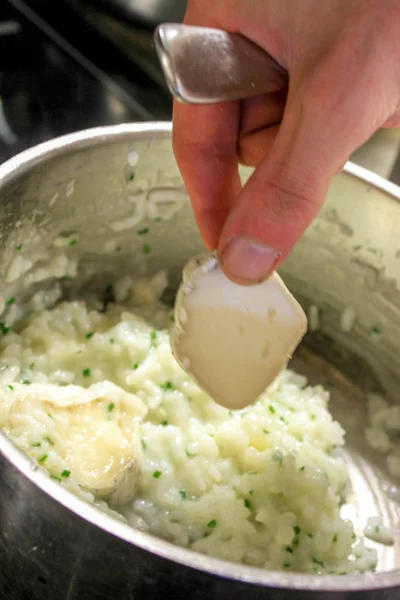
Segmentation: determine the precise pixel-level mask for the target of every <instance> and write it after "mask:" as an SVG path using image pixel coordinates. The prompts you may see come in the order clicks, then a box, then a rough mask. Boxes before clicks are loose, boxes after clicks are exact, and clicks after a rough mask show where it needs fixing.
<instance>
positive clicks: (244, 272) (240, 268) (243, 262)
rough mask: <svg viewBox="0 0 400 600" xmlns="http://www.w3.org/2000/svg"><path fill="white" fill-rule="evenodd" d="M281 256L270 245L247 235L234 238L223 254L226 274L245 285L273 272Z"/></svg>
mask: <svg viewBox="0 0 400 600" xmlns="http://www.w3.org/2000/svg"><path fill="white" fill-rule="evenodd" d="M279 257H280V252H277V251H276V250H274V249H273V248H271V247H270V246H267V245H266V244H262V243H261V242H257V241H256V240H252V239H250V238H247V237H237V238H233V239H232V240H231V241H230V242H229V243H228V244H227V246H225V248H224V250H223V251H222V255H221V266H222V269H223V270H224V272H225V273H226V275H227V276H228V277H229V278H230V279H233V280H234V281H236V282H237V283H241V284H243V285H246V284H247V285H251V284H254V283H259V282H260V281H263V280H264V279H266V278H267V277H268V275H270V274H271V273H272V271H273V270H274V267H275V265H276V263H277V261H278V258H279Z"/></svg>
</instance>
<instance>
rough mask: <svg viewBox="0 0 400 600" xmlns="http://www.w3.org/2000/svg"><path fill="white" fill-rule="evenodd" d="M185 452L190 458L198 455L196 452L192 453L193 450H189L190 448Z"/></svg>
mask: <svg viewBox="0 0 400 600" xmlns="http://www.w3.org/2000/svg"><path fill="white" fill-rule="evenodd" d="M185 454H186V456H187V457H188V458H193V457H194V456H196V455H195V454H192V453H191V452H189V450H185Z"/></svg>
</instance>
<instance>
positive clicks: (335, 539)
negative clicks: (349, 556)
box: [332, 533, 338, 544]
mask: <svg viewBox="0 0 400 600" xmlns="http://www.w3.org/2000/svg"><path fill="white" fill-rule="evenodd" d="M337 539H338V538H337V533H335V535H334V536H333V538H332V542H333V543H334V544H335V543H336V542H337Z"/></svg>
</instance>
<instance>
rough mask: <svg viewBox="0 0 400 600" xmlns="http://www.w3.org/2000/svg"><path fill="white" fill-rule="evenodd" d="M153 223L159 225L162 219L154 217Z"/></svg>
mask: <svg viewBox="0 0 400 600" xmlns="http://www.w3.org/2000/svg"><path fill="white" fill-rule="evenodd" d="M153 221H154V223H161V221H162V218H161V217H155V219H153Z"/></svg>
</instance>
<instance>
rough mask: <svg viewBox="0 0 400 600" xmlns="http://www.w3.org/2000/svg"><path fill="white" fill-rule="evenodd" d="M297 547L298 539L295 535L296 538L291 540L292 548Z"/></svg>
mask: <svg viewBox="0 0 400 600" xmlns="http://www.w3.org/2000/svg"><path fill="white" fill-rule="evenodd" d="M298 545H299V537H298V536H297V535H296V536H295V537H294V538H293V541H292V546H298Z"/></svg>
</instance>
